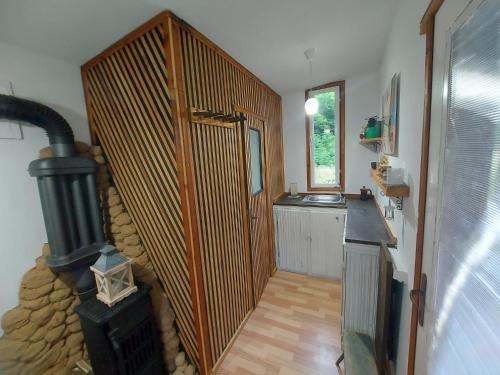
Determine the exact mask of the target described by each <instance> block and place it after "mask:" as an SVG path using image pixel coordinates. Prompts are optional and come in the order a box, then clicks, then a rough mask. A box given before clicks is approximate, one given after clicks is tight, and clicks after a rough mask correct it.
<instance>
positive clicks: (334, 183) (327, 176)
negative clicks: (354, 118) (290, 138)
mask: <svg viewBox="0 0 500 375" xmlns="http://www.w3.org/2000/svg"><path fill="white" fill-rule="evenodd" d="M344 87H345V82H344V81H339V82H332V83H327V84H326V85H322V86H319V87H314V88H312V89H310V90H307V91H306V100H307V99H308V98H310V97H315V98H316V99H318V102H319V109H318V112H317V113H316V114H315V115H313V116H306V148H307V190H310V191H315V190H317V191H343V190H344V177H343V176H344V108H345V102H344Z"/></svg>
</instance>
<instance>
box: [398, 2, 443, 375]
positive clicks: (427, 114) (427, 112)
mask: <svg viewBox="0 0 500 375" xmlns="http://www.w3.org/2000/svg"><path fill="white" fill-rule="evenodd" d="M443 2H444V0H431V2H430V4H429V6H428V7H427V10H426V11H425V14H424V16H423V17H422V20H421V21H420V35H423V34H425V78H424V79H425V88H424V114H423V127H422V145H421V156H420V181H419V189H418V214H417V218H418V219H417V239H416V248H415V269H414V276H413V289H419V288H420V282H421V279H422V264H423V262H422V261H423V255H424V231H425V230H424V227H425V213H426V203H427V173H428V168H429V143H430V142H429V140H430V132H431V103H432V73H433V62H434V24H435V16H436V13H437V12H438V10H439V8H440V7H441V5H442V4H443ZM417 328H418V309H417V306H415V305H412V308H411V320H410V340H409V341H410V342H409V345H408V371H407V373H408V375H413V374H414V373H415V358H416V349H417Z"/></svg>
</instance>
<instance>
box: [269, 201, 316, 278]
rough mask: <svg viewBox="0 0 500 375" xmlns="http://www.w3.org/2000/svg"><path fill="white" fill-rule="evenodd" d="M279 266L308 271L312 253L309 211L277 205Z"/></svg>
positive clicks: (285, 268) (290, 269) (276, 227)
mask: <svg viewBox="0 0 500 375" xmlns="http://www.w3.org/2000/svg"><path fill="white" fill-rule="evenodd" d="M274 214H275V229H276V242H277V243H276V248H277V249H278V251H277V257H278V262H277V263H278V268H279V269H282V270H287V271H292V272H299V273H308V269H309V253H310V233H309V212H308V211H306V210H300V209H296V208H288V207H286V208H285V207H279V208H278V207H275V209H274Z"/></svg>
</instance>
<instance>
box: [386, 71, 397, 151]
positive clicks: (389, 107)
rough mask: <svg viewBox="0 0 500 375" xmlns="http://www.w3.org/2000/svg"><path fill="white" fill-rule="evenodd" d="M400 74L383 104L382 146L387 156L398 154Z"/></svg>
mask: <svg viewBox="0 0 500 375" xmlns="http://www.w3.org/2000/svg"><path fill="white" fill-rule="evenodd" d="M399 84H400V74H399V73H398V74H395V75H394V76H393V77H392V79H391V83H390V84H389V87H387V90H386V91H385V94H384V97H383V100H382V103H383V108H382V140H383V141H382V145H383V152H384V154H386V155H393V156H396V155H397V153H398V130H399Z"/></svg>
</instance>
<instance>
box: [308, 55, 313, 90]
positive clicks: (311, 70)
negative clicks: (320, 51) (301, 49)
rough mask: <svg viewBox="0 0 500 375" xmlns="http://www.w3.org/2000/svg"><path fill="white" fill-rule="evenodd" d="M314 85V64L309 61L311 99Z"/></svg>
mask: <svg viewBox="0 0 500 375" xmlns="http://www.w3.org/2000/svg"><path fill="white" fill-rule="evenodd" d="M312 84H313V62H312V59H309V97H311V90H312Z"/></svg>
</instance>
